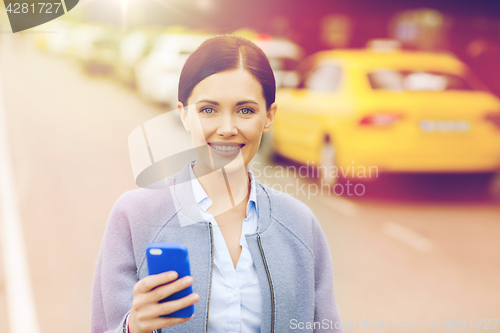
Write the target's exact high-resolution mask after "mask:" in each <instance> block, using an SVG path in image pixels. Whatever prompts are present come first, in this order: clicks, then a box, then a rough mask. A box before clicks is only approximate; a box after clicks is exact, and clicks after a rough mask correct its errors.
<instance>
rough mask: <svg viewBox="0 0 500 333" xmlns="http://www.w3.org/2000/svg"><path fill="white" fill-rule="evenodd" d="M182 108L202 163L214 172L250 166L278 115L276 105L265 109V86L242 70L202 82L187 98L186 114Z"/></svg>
mask: <svg viewBox="0 0 500 333" xmlns="http://www.w3.org/2000/svg"><path fill="white" fill-rule="evenodd" d="M182 107H183V105H182V103H181V102H179V103H178V110H179V112H180V113H181V119H182V121H183V124H184V126H185V128H186V130H188V131H189V132H191V137H192V139H193V143H194V146H195V147H197V151H198V153H199V154H198V155H199V156H200V157H201V159H202V161H203V162H204V163H205V164H206V165H207V166H208V167H210V168H211V169H212V170H214V169H218V168H220V167H223V166H226V167H225V170H226V172H231V170H230V169H234V168H232V167H230V168H228V167H227V166H228V164H229V163H230V162H232V161H239V163H237V164H241V163H244V166H245V168H246V166H248V163H249V162H250V161H251V160H252V158H253V157H254V155H255V153H256V152H257V150H258V148H259V145H260V140H261V136H262V133H266V132H268V131H269V129H270V127H271V125H272V122H273V120H274V115H275V112H276V104H275V103H274V104H273V105H272V106H271V108H270V110H269V111H268V110H266V101H265V99H264V95H263V91H262V85H261V84H260V83H259V81H257V80H256V79H255V78H254V77H253V76H252V75H251V74H250V73H249V72H248V71H246V70H244V69H242V68H239V69H235V70H228V71H224V72H220V73H217V74H213V75H211V76H209V77H207V78H205V79H204V80H202V81H200V82H199V83H198V84H197V85H196V86H195V87H194V89H193V91H192V93H191V96H190V97H189V99H188V107H187V111H186V110H183V109H182ZM232 164H234V163H231V165H232Z"/></svg>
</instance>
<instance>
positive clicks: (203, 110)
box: [201, 108, 214, 114]
mask: <svg viewBox="0 0 500 333" xmlns="http://www.w3.org/2000/svg"><path fill="white" fill-rule="evenodd" d="M201 112H205V113H208V114H210V113H213V112H214V109H212V108H205V109H202V110H201Z"/></svg>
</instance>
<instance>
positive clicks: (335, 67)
mask: <svg viewBox="0 0 500 333" xmlns="http://www.w3.org/2000/svg"><path fill="white" fill-rule="evenodd" d="M299 71H300V73H301V74H302V82H301V84H300V85H299V86H298V87H297V88H283V89H280V90H279V91H278V93H277V102H278V112H277V113H276V119H275V123H274V125H273V127H274V129H273V135H272V149H273V151H274V152H276V153H277V154H279V155H282V156H284V157H287V158H289V159H291V160H295V161H297V162H299V163H302V164H305V165H308V166H310V167H315V168H313V170H317V171H318V172H319V176H320V177H319V178H318V179H320V180H321V181H324V182H325V183H330V184H334V183H335V182H336V181H337V180H338V179H339V178H340V179H344V180H345V179H356V180H363V179H366V180H370V179H374V178H376V177H378V176H379V175H380V174H381V173H385V172H390V173H393V172H411V173H426V172H432V173H469V172H487V173H492V172H495V171H498V170H500V99H499V98H498V97H496V96H495V95H493V94H492V93H491V92H490V91H489V90H488V88H487V87H486V86H485V85H484V84H483V83H482V82H481V81H480V80H479V79H478V78H477V77H476V76H475V75H474V74H473V73H472V72H471V71H470V69H469V68H468V66H467V65H465V64H464V63H463V62H461V61H460V60H459V59H458V58H456V57H455V56H454V55H452V54H449V53H431V52H423V51H406V50H400V49H398V48H397V47H396V48H389V49H388V48H384V47H382V48H380V47H379V48H378V49H377V48H374V47H370V48H367V49H344V50H340V49H337V50H332V51H322V52H319V53H316V54H313V55H312V56H310V57H308V58H306V59H305V60H304V61H303V62H302V63H301V64H300V66H299ZM317 167H319V168H317Z"/></svg>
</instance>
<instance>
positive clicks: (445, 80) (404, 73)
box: [368, 69, 487, 91]
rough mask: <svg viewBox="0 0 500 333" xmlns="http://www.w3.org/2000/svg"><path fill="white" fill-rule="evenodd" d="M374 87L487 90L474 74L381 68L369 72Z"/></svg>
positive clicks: (391, 88) (413, 89) (380, 88)
mask: <svg viewBox="0 0 500 333" xmlns="http://www.w3.org/2000/svg"><path fill="white" fill-rule="evenodd" d="M368 80H369V81H370V85H371V87H372V89H375V90H397V91H444V90H469V91H472V90H483V91H484V90H487V88H486V87H485V86H484V84H482V83H481V82H479V80H478V79H477V78H475V77H473V76H472V75H470V74H469V75H465V76H458V75H454V74H450V73H440V72H434V71H409V70H399V71H398V70H393V69H379V70H375V71H373V72H371V73H368Z"/></svg>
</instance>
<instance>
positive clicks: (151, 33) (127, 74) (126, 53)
mask: <svg viewBox="0 0 500 333" xmlns="http://www.w3.org/2000/svg"><path fill="white" fill-rule="evenodd" d="M159 32H160V30H159V28H148V29H137V30H134V31H132V32H130V33H128V34H127V35H125V36H124V37H123V38H122V39H121V41H120V46H119V50H118V63H117V66H116V73H115V74H116V76H117V78H118V79H119V80H120V81H121V82H123V83H124V84H126V85H128V86H130V87H132V88H136V86H137V82H136V77H135V67H136V66H137V64H138V63H139V62H140V61H141V60H142V59H143V58H144V57H145V56H147V55H148V53H149V52H150V51H151V48H152V46H153V41H154V38H155V37H156V35H157V34H159Z"/></svg>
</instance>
